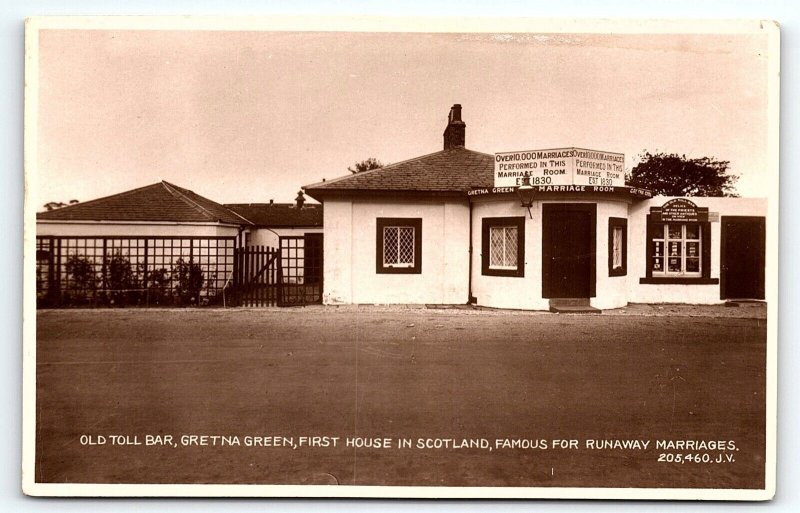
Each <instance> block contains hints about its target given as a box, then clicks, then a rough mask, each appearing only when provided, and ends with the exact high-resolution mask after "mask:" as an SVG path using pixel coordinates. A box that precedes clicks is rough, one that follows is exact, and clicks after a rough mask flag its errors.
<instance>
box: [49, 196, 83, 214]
mask: <svg viewBox="0 0 800 513" xmlns="http://www.w3.org/2000/svg"><path fill="white" fill-rule="evenodd" d="M76 203H80V201H78V200H76V199H72V200H69V203H68V204H67V203H64V202H63V201H48V202H47V203H45V204H44V208H45V210H47V211H48V212H50V211H51V210H56V209H57V208H63V207H67V206H69V205H75V204H76Z"/></svg>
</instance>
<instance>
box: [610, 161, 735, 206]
mask: <svg viewBox="0 0 800 513" xmlns="http://www.w3.org/2000/svg"><path fill="white" fill-rule="evenodd" d="M640 159H641V161H640V162H639V163H638V164H637V165H636V166H635V167H634V168H633V170H632V171H631V173H630V174H629V175H627V176H626V177H625V179H626V181H627V182H628V185H629V186H631V187H641V188H642V189H647V190H650V191H652V192H653V193H654V194H660V195H663V196H738V194H736V192H735V188H734V184H735V183H736V180H738V179H739V177H738V176H736V175H729V174H727V172H728V165H729V164H730V162H729V161H727V160H716V159H714V158H713V157H701V158H695V159H690V158H687V157H686V155H678V154H677V153H670V154H667V153H650V152H649V151H645V153H644V154H643V155H640Z"/></svg>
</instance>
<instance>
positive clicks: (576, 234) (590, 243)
mask: <svg viewBox="0 0 800 513" xmlns="http://www.w3.org/2000/svg"><path fill="white" fill-rule="evenodd" d="M595 219H596V205H594V204H579V203H576V204H555V203H554V204H547V203H546V204H544V205H543V227H542V292H543V296H544V297H546V298H589V297H594V295H595V290H594V289H595V283H594V281H595V260H596V258H595V233H596V227H595Z"/></svg>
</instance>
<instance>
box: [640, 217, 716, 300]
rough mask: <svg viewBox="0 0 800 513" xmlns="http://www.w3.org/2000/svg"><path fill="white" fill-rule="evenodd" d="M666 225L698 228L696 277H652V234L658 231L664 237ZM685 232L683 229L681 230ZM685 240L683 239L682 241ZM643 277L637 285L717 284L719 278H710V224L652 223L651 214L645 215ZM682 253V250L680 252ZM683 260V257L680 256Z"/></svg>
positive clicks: (668, 275) (704, 222)
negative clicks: (698, 243)
mask: <svg viewBox="0 0 800 513" xmlns="http://www.w3.org/2000/svg"><path fill="white" fill-rule="evenodd" d="M668 224H681V225H685V224H697V225H698V226H699V227H700V239H699V240H700V274H699V276H698V275H689V276H686V275H679V274H669V273H664V274H660V273H657V274H656V275H655V276H654V275H653V253H654V252H655V245H654V243H653V239H654V237H653V236H654V234H656V232H657V231H659V230H660V232H661V238H662V239H663V237H664V230H665V228H664V225H668ZM681 230H682V231H685V228H681ZM663 240H664V243H665V245H664V253H665V255H664V256H663V258H664V265H665V266H666V265H667V258H668V257H667V256H666V251H667V247H666V242H667V239H663ZM682 240H685V239H682ZM645 251H646V252H647V253H646V254H645V266H646V269H645V277H644V278H639V283H641V284H650V285H716V284H719V278H712V277H711V223H710V222H708V221H699V222H686V223H678V222H675V223H670V222H662V221H659V222H654V220H653V214H647V233H646V241H645ZM682 251H683V250H682ZM682 258H683V256H682Z"/></svg>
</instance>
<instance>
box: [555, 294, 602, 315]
mask: <svg viewBox="0 0 800 513" xmlns="http://www.w3.org/2000/svg"><path fill="white" fill-rule="evenodd" d="M550 311H551V312H553V313H570V314H601V313H603V311H602V310H600V309H598V308H595V307H593V306H591V305H590V304H589V298H559V299H551V300H550Z"/></svg>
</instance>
